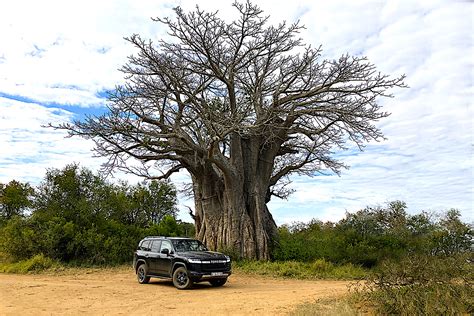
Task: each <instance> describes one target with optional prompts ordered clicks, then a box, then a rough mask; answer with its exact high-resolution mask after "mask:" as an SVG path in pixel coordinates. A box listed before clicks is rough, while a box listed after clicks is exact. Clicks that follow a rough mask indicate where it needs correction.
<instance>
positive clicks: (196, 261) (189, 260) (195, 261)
mask: <svg viewBox="0 0 474 316" xmlns="http://www.w3.org/2000/svg"><path fill="white" fill-rule="evenodd" d="M188 262H189V263H201V260H200V259H188Z"/></svg>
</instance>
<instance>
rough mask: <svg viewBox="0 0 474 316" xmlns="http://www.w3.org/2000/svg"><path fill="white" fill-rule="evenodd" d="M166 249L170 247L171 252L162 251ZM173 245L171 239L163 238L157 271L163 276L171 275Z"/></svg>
mask: <svg viewBox="0 0 474 316" xmlns="http://www.w3.org/2000/svg"><path fill="white" fill-rule="evenodd" d="M164 249H168V252H169V254H168V255H167V254H165V253H162V251H163V250H164ZM173 252H174V251H173V246H172V245H171V242H170V241H169V240H162V241H161V247H160V253H159V254H158V255H159V258H158V259H157V265H156V273H157V274H159V275H162V276H166V277H171V275H170V271H171V264H172V262H173V257H174V256H173V255H172V253H173Z"/></svg>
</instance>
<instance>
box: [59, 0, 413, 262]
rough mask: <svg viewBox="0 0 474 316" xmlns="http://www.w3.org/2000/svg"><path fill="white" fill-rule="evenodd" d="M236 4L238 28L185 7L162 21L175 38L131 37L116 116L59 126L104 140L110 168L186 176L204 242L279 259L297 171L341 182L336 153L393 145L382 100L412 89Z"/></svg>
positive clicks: (113, 106) (112, 102) (101, 148)
mask: <svg viewBox="0 0 474 316" xmlns="http://www.w3.org/2000/svg"><path fill="white" fill-rule="evenodd" d="M233 6H234V7H235V9H236V10H237V13H238V16H237V18H236V20H234V21H233V22H231V23H227V22H225V21H224V20H223V19H221V18H220V17H219V16H218V12H211V13H209V12H205V11H202V10H200V9H199V8H196V10H195V11H193V12H188V13H185V12H183V11H182V9H181V8H179V7H178V8H176V9H175V13H176V17H175V18H174V19H170V18H158V19H155V21H156V22H158V23H162V24H163V25H165V26H166V27H167V28H168V29H169V34H170V36H171V37H170V38H171V39H172V40H159V41H157V42H156V43H153V42H152V41H151V40H145V39H143V38H141V37H140V36H139V35H132V36H131V37H129V38H127V40H128V41H129V42H130V43H131V44H132V45H134V46H135V47H136V49H137V53H136V55H134V56H131V57H129V60H128V62H127V63H126V64H125V66H124V67H123V68H122V71H123V73H124V74H125V75H126V79H127V80H126V84H124V85H123V86H120V87H117V88H116V89H115V91H114V92H113V93H112V94H111V95H110V97H109V109H110V111H109V112H108V113H107V114H105V115H102V116H98V117H89V118H87V119H85V120H84V121H75V122H74V123H72V124H63V125H60V126H57V127H56V128H60V129H65V130H67V131H68V132H69V134H70V135H79V136H81V137H84V138H87V139H92V140H93V141H94V142H95V144H96V148H95V151H96V153H97V154H98V155H100V156H105V157H108V158H109V160H108V163H107V165H106V167H107V168H110V169H122V170H125V171H127V172H131V173H133V174H137V175H140V176H144V177H146V178H152V179H157V178H168V177H169V176H170V175H171V174H173V173H174V172H177V171H179V170H181V169H186V170H187V171H188V172H189V174H190V175H191V178H192V183H193V193H194V199H195V214H194V217H195V222H196V234H197V238H199V239H200V240H202V241H204V242H205V243H206V244H207V245H208V246H209V247H210V248H211V249H217V248H227V249H233V250H234V251H236V252H237V253H239V254H240V255H242V256H243V257H247V258H257V259H267V258H269V255H270V249H271V245H272V241H273V237H274V236H275V232H276V225H275V222H274V220H273V218H272V215H271V214H270V212H269V210H268V208H267V203H268V202H269V201H270V198H271V197H272V195H273V196H277V197H282V198H284V197H286V196H287V194H288V193H289V192H290V191H289V190H287V189H286V185H287V184H288V182H289V178H288V177H289V176H290V175H292V174H299V175H307V176H314V175H316V174H317V173H318V172H324V171H331V172H336V173H338V172H339V171H340V169H341V168H343V167H344V165H343V163H342V162H340V161H337V160H336V159H335V158H334V157H333V156H334V155H333V152H334V151H335V150H340V149H345V148H346V144H350V143H355V144H356V145H357V146H359V147H362V146H363V145H364V144H365V143H366V142H368V141H370V140H379V139H381V138H383V135H382V133H381V131H380V130H379V129H378V128H377V127H376V126H374V122H375V121H377V120H379V119H381V118H383V117H386V116H387V115H388V113H386V112H383V111H381V109H380V106H379V105H378V104H377V103H376V99H377V97H389V96H391V95H390V94H388V92H387V90H388V89H389V88H392V87H397V86H399V87H400V86H404V84H403V76H402V77H400V78H395V79H391V78H389V77H388V76H387V75H383V74H380V73H379V72H377V70H376V68H375V66H374V65H373V64H371V63H369V62H368V61H367V59H366V58H364V57H353V56H349V55H344V56H342V57H340V58H339V59H338V60H322V58H321V56H320V55H321V49H320V48H317V49H315V48H312V47H310V46H307V45H305V44H304V43H303V41H302V40H301V38H299V35H298V34H299V32H300V30H301V28H302V27H301V26H299V24H298V23H294V24H291V25H287V24H286V23H285V22H283V23H281V24H279V25H277V26H271V25H268V23H267V20H268V17H267V16H264V15H263V13H262V10H261V9H260V8H258V7H257V6H255V5H253V4H251V3H250V2H246V3H239V2H235V3H234V4H233ZM129 159H132V160H134V162H132V161H130V160H129ZM137 162H139V163H137ZM157 171H160V172H161V173H160V174H157Z"/></svg>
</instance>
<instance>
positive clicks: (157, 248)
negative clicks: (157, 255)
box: [151, 240, 161, 252]
mask: <svg viewBox="0 0 474 316" xmlns="http://www.w3.org/2000/svg"><path fill="white" fill-rule="evenodd" d="M160 245H161V241H159V240H153V241H152V243H151V251H152V252H160Z"/></svg>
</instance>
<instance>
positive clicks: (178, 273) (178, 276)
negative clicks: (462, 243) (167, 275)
mask: <svg viewBox="0 0 474 316" xmlns="http://www.w3.org/2000/svg"><path fill="white" fill-rule="evenodd" d="M173 285H174V286H175V287H176V288H177V289H179V290H184V289H189V288H190V287H192V286H193V281H192V280H191V279H190V278H189V275H188V270H186V268H185V267H179V268H177V269H176V270H174V273H173Z"/></svg>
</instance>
